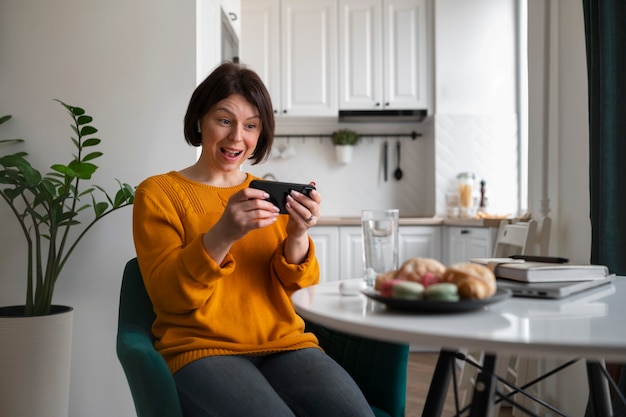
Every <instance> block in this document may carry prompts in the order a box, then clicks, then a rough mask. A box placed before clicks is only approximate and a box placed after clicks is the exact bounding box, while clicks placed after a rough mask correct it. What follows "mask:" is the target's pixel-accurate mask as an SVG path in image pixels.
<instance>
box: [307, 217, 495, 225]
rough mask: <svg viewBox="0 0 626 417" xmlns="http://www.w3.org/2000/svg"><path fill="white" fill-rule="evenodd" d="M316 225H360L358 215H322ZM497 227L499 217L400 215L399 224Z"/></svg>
mask: <svg viewBox="0 0 626 417" xmlns="http://www.w3.org/2000/svg"><path fill="white" fill-rule="evenodd" d="M317 225H318V226H360V225H361V218H360V217H358V216H322V217H321V218H320V219H319V220H318V222H317ZM442 225H443V226H467V227H498V226H499V225H500V219H449V218H446V217H400V226H442Z"/></svg>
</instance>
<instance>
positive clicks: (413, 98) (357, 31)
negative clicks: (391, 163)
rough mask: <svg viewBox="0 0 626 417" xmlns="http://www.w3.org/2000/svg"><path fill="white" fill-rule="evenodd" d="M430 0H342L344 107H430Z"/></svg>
mask: <svg viewBox="0 0 626 417" xmlns="http://www.w3.org/2000/svg"><path fill="white" fill-rule="evenodd" d="M426 13H427V10H426V0H339V86H340V90H339V108H340V109H342V110H378V109H380V110H402V109H427V108H428V90H427V86H428V83H427V71H428V66H427V53H428V51H427V33H428V31H427V29H426V23H427V16H426Z"/></svg>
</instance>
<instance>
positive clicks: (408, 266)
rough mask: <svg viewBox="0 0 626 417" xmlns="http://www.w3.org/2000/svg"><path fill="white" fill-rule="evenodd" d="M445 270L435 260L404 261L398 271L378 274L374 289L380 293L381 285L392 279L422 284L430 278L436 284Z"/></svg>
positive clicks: (415, 259) (416, 259) (417, 259)
mask: <svg viewBox="0 0 626 417" xmlns="http://www.w3.org/2000/svg"><path fill="white" fill-rule="evenodd" d="M445 270H446V267H445V266H444V265H443V264H442V263H441V262H439V261H438V260H436V259H432V258H411V259H409V260H407V261H405V262H404V263H403V264H402V266H401V267H400V269H397V270H393V271H387V272H385V273H382V274H379V275H378V276H377V277H376V282H375V284H374V288H375V289H377V290H379V291H380V290H381V289H382V288H383V284H384V283H385V282H387V281H390V280H392V279H399V280H403V281H414V282H419V283H424V282H423V281H424V278H425V277H426V276H430V279H431V280H432V279H434V280H435V282H436V281H439V279H440V278H441V276H442V275H443V273H444V272H445Z"/></svg>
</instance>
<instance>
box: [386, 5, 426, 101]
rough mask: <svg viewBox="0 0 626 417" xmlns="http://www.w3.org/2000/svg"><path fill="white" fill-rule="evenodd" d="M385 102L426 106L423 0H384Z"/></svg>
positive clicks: (424, 11)
mask: <svg viewBox="0 0 626 417" xmlns="http://www.w3.org/2000/svg"><path fill="white" fill-rule="evenodd" d="M383 4H384V11H383V16H384V22H383V30H384V33H383V42H384V43H383V51H384V59H383V62H384V80H385V81H384V89H383V90H384V94H385V106H386V107H387V108H390V109H414V108H426V107H427V106H428V92H427V82H426V76H427V70H428V68H427V65H426V60H427V42H426V36H427V33H428V31H427V30H426V22H427V19H426V0H384V3H383Z"/></svg>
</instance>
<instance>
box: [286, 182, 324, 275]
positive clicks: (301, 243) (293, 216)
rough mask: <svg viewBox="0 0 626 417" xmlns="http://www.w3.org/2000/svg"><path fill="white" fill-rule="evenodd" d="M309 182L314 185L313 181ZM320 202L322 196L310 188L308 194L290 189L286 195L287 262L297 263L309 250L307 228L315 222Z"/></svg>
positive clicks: (318, 213) (318, 214)
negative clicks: (287, 215) (287, 214)
mask: <svg viewBox="0 0 626 417" xmlns="http://www.w3.org/2000/svg"><path fill="white" fill-rule="evenodd" d="M310 184H311V185H313V186H314V185H315V183H314V182H311V183H310ZM321 203H322V196H321V194H320V193H319V192H318V191H317V190H312V191H311V192H310V193H309V196H306V195H304V194H302V193H299V192H297V191H291V193H290V194H289V195H288V196H287V204H285V208H286V209H287V212H288V213H289V222H287V242H286V245H285V257H286V258H287V261H288V262H289V263H292V264H299V263H301V262H302V261H303V260H304V259H305V258H306V256H307V254H308V252H309V237H308V234H307V230H308V229H309V228H310V227H313V226H315V224H316V223H317V220H318V219H319V217H320V213H321V212H320V204H321Z"/></svg>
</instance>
